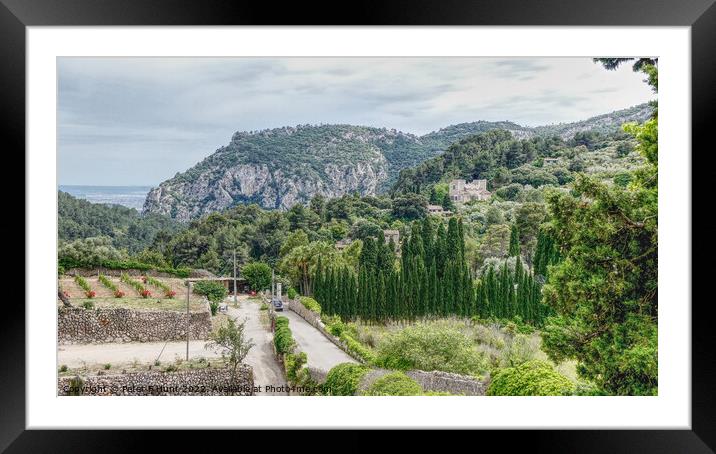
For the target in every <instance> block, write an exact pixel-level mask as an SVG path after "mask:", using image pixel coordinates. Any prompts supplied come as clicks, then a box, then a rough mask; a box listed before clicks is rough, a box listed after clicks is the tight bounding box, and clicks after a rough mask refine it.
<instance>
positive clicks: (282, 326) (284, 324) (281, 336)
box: [273, 317, 296, 355]
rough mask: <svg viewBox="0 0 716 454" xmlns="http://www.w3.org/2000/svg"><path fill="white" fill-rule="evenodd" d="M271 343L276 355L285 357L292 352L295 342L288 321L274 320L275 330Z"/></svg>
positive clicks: (283, 319) (283, 318)
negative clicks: (274, 347)
mask: <svg viewBox="0 0 716 454" xmlns="http://www.w3.org/2000/svg"><path fill="white" fill-rule="evenodd" d="M273 342H274V345H275V346H276V351H277V352H278V353H280V354H284V355H285V354H287V353H292V352H293V349H294V347H295V346H296V341H295V340H294V339H293V333H292V332H291V329H290V328H289V327H288V319H287V318H286V317H277V318H276V329H275V330H274V333H273Z"/></svg>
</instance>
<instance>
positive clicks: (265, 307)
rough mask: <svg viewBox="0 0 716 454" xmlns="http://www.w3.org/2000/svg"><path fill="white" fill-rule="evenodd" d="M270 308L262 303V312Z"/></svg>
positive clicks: (260, 307) (260, 308)
mask: <svg viewBox="0 0 716 454" xmlns="http://www.w3.org/2000/svg"><path fill="white" fill-rule="evenodd" d="M268 308H269V306H268V304H266V303H261V306H259V310H260V311H267V310H268Z"/></svg>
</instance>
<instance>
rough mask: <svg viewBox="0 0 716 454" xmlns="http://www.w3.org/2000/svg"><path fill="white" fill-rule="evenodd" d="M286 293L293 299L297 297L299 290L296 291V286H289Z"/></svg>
mask: <svg viewBox="0 0 716 454" xmlns="http://www.w3.org/2000/svg"><path fill="white" fill-rule="evenodd" d="M286 295H287V296H288V299H290V300H292V299H294V298H296V295H298V292H297V291H296V289H295V288H293V287H289V288H288V290H287V291H286Z"/></svg>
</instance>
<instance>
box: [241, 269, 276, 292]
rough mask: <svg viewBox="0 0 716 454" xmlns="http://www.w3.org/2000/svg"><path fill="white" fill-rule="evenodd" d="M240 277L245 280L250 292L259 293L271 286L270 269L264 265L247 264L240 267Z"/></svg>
mask: <svg viewBox="0 0 716 454" xmlns="http://www.w3.org/2000/svg"><path fill="white" fill-rule="evenodd" d="M241 275H242V276H243V277H244V278H246V281H247V282H248V283H249V286H251V290H254V291H257V292H259V291H261V290H264V289H267V288H269V287H270V286H271V267H270V266H269V265H267V264H266V263H263V262H253V263H248V264H246V265H244V266H243V267H241Z"/></svg>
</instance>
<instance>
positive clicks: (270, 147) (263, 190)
mask: <svg viewBox="0 0 716 454" xmlns="http://www.w3.org/2000/svg"><path fill="white" fill-rule="evenodd" d="M650 113H651V108H650V107H649V105H648V104H640V105H637V106H633V107H630V108H627V109H622V110H619V111H615V112H611V113H607V114H602V115H599V116H596V117H592V118H590V119H587V120H583V121H579V122H574V123H564V124H557V125H545V126H538V127H526V126H521V125H519V124H517V123H514V122H511V121H498V122H490V121H485V120H479V121H475V122H467V123H459V124H455V125H449V126H446V127H444V128H441V129H439V130H436V131H432V132H429V133H427V134H424V135H421V136H418V135H415V134H412V133H405V132H402V131H398V130H396V129H388V128H386V127H383V128H378V127H371V126H355V125H349V124H322V125H297V126H284V127H280V128H272V129H264V130H259V131H237V132H235V133H234V134H233V135H232V137H231V141H230V142H229V144H227V145H226V146H224V147H221V148H219V149H217V150H216V151H215V152H214V153H212V154H211V155H209V156H207V157H206V158H204V159H203V160H202V161H200V162H199V163H197V164H196V165H194V166H192V167H191V168H189V169H187V170H186V171H184V172H179V173H177V174H176V175H175V176H174V177H172V178H170V179H168V180H166V181H164V182H162V183H161V184H160V185H159V186H158V187H156V188H153V189H152V190H150V192H149V194H148V195H147V198H146V200H145V202H144V207H143V212H144V213H159V214H164V215H168V216H170V217H172V218H175V219H178V220H181V221H188V220H190V219H194V218H197V217H200V216H202V215H204V214H207V213H209V212H213V211H220V210H223V209H225V208H228V207H230V206H233V205H235V204H238V203H257V204H259V205H260V206H262V207H264V208H274V209H289V208H290V207H291V206H293V205H294V204H296V203H305V202H307V201H308V200H310V199H311V198H312V197H313V196H314V195H317V194H320V195H323V196H325V197H340V196H341V195H344V194H347V193H352V192H358V193H359V194H360V195H373V194H377V193H381V192H385V191H387V190H388V189H389V188H390V187H391V185H392V184H393V183H394V182H395V181H396V180H397V177H398V175H399V173H400V171H401V170H403V169H406V168H409V167H413V166H416V165H418V164H420V163H421V162H424V161H426V160H428V159H431V158H433V157H435V156H438V155H439V154H441V153H442V152H443V151H444V150H445V149H446V148H447V147H448V146H449V145H450V144H452V143H454V142H457V141H459V140H461V139H464V138H466V137H469V136H472V135H475V134H479V133H482V132H486V131H489V130H494V129H504V130H507V131H509V132H510V133H511V134H512V135H513V136H514V137H515V138H519V139H521V138H531V137H534V136H549V135H558V136H560V137H562V138H563V139H566V138H568V137H569V136H570V135H571V136H573V135H574V134H576V133H577V132H580V131H586V130H599V131H608V130H616V129H617V128H618V127H619V126H620V125H621V124H622V123H624V122H628V121H643V120H645V119H646V118H648V116H649V115H650Z"/></svg>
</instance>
